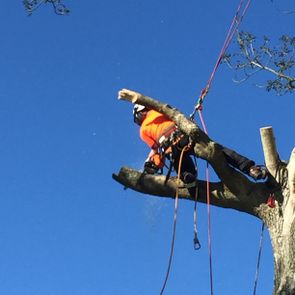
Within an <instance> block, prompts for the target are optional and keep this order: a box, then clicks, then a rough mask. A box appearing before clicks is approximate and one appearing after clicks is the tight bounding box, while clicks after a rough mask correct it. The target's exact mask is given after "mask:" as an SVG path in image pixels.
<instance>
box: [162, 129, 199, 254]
mask: <svg viewBox="0 0 295 295" xmlns="http://www.w3.org/2000/svg"><path fill="white" fill-rule="evenodd" d="M172 127H173V128H170V129H169V130H166V131H165V132H164V134H163V135H162V136H161V137H160V138H159V140H158V146H159V153H160V154H161V155H162V157H166V158H168V159H169V162H170V164H169V168H168V172H167V175H166V179H165V184H166V183H167V181H168V180H169V178H170V175H171V172H172V170H173V167H174V160H175V159H174V155H173V148H176V149H178V150H179V151H182V150H183V149H184V148H185V149H186V152H188V153H190V151H191V150H192V147H193V141H192V140H191V139H190V138H189V137H188V136H187V135H185V134H184V133H182V132H181V131H180V130H179V129H178V128H177V126H172ZM194 166H195V169H196V175H195V179H194V181H193V182H191V183H185V185H184V187H185V188H187V189H190V188H195V193H194V197H195V206H194V228H193V230H194V238H193V244H194V249H195V250H199V249H200V248H201V243H200V241H199V239H198V230H197V199H198V193H199V190H198V168H197V161H196V158H195V156H194ZM179 188H181V187H179Z"/></svg>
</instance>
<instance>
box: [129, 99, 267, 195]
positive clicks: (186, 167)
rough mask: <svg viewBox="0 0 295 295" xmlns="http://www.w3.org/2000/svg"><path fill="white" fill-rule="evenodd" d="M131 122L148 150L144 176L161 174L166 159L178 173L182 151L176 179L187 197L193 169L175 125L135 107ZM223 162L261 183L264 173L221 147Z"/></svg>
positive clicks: (188, 147) (188, 141)
mask: <svg viewBox="0 0 295 295" xmlns="http://www.w3.org/2000/svg"><path fill="white" fill-rule="evenodd" d="M133 118H134V122H135V123H136V124H138V125H139V126H140V137H141V139H142V140H143V141H144V142H145V143H146V144H147V145H148V146H149V147H150V148H151V151H150V153H149V155H148V157H147V159H146V161H145V163H144V172H145V173H147V174H155V173H157V172H158V171H159V170H162V169H163V167H164V164H165V158H168V159H169V160H170V161H171V163H172V165H173V167H174V169H175V171H177V170H178V166H179V159H180V154H181V151H182V150H183V149H184V148H185V152H184V156H183V160H182V165H181V171H180V178H181V180H182V181H183V182H184V183H185V184H186V186H187V188H188V189H189V191H190V193H191V194H192V193H194V190H192V189H191V188H192V187H194V186H195V181H196V167H195V165H194V162H193V160H192V158H191V157H190V155H192V154H193V150H192V148H191V147H192V145H191V139H190V138H189V136H187V135H185V134H184V133H183V132H181V131H180V130H179V129H178V127H177V126H176V124H175V123H174V122H173V121H172V120H170V119H169V118H167V117H166V116H165V115H164V114H162V113H159V112H157V111H155V110H153V109H148V108H147V107H145V106H143V105H140V104H135V105H134V107H133ZM221 148H222V151H223V153H224V155H225V158H226V160H227V162H228V163H229V164H230V165H231V166H232V167H234V168H236V169H238V170H239V171H241V172H243V173H244V174H246V175H248V176H250V177H252V178H253V179H254V180H259V179H265V178H266V176H267V170H266V168H265V167H263V166H258V165H256V164H255V162H254V161H252V160H249V159H248V158H246V157H244V156H242V155H240V154H238V153H236V152H235V151H233V150H231V149H229V148H226V147H223V146H221Z"/></svg>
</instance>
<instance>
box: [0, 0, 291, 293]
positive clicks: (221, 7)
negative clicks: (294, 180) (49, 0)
mask: <svg viewBox="0 0 295 295" xmlns="http://www.w3.org/2000/svg"><path fill="white" fill-rule="evenodd" d="M291 2H292V1H290V0H289V1H276V0H274V1H273V2H271V1H267V0H261V1H253V3H252V5H251V7H250V9H249V11H248V13H247V15H246V17H245V19H244V22H243V24H242V28H243V29H245V30H247V31H251V32H253V33H254V34H256V35H257V36H263V35H269V36H270V37H274V38H277V37H278V36H280V35H282V34H294V14H293V15H286V14H282V13H280V10H286V9H294V7H292V4H293V3H291ZM64 3H65V4H66V5H67V6H68V7H69V8H70V9H71V14H70V15H69V16H66V17H60V16H57V15H55V14H54V13H53V11H52V9H51V7H50V5H46V6H42V7H40V9H38V11H36V12H35V13H34V14H33V15H32V16H31V17H28V16H27V15H26V13H25V11H24V9H23V6H22V1H21V0H19V1H3V3H2V5H1V11H0V14H1V16H0V24H1V25H0V38H1V46H0V71H1V80H0V120H1V121H0V142H1V144H0V151H1V166H0V179H1V185H0V224H1V226H0V293H1V294H6V295H39V294H42V295H78V294H79V295H81V294H87V295H94V294H104V295H113V294H128V295H133V294H134V295H135V294H136V295H137V294H142V295H145V294H147V295H150V294H159V290H160V288H161V286H162V282H163V279H164V275H165V272H166V267H167V262H168V255H169V250H170V248H169V247H170V241H171V228H172V217H173V207H174V203H173V201H172V200H170V199H169V200H168V199H167V200H166V199H161V198H156V197H150V196H144V195H140V194H138V193H136V192H133V191H131V190H126V191H124V190H123V188H122V187H121V186H120V185H119V184H117V183H116V182H114V181H113V180H112V178H111V175H112V173H114V172H117V171H118V170H119V168H120V167H121V166H123V165H129V166H131V167H134V168H137V169H140V168H141V167H142V163H143V161H144V159H145V158H146V154H147V153H148V148H147V147H146V146H145V145H144V143H142V142H141V141H140V139H139V137H138V128H137V126H135V125H134V124H133V122H132V116H131V108H132V107H131V105H129V104H128V103H125V102H120V101H118V100H117V92H118V91H119V90H120V89H121V88H129V89H133V90H136V91H139V92H141V93H144V94H146V95H149V96H152V97H155V98H157V99H159V100H162V101H166V102H169V103H170V104H171V105H174V106H176V107H178V108H179V109H181V110H182V111H183V112H185V113H186V114H189V113H191V111H192V109H193V106H194V104H195V102H196V99H197V96H198V94H199V92H200V90H201V88H202V87H204V86H205V83H206V81H207V80H208V78H209V75H210V74H211V70H212V68H213V65H214V63H215V60H216V58H217V55H218V53H219V51H220V49H221V45H222V43H223V40H224V38H225V35H226V31H227V28H228V26H229V24H230V22H231V19H232V16H233V14H234V12H235V10H236V7H237V5H238V1H234V0H228V1H212V0H208V1H190V0H189V1H176V0H172V1H167V0H164V1H155V0H150V1H135V0H127V1H118V0H109V1H94V0H87V1H83V2H81V1H71V0H67V1H66V2H64ZM230 49H234V45H233V46H231V47H230ZM233 75H234V73H233V72H231V71H230V70H229V69H228V68H226V67H225V66H221V67H220V68H219V70H218V72H217V74H216V77H215V80H214V82H213V85H212V89H211V91H210V93H209V95H208V96H207V98H206V101H205V109H204V117H205V119H206V123H207V127H208V130H209V134H210V135H211V137H212V138H213V139H215V140H217V141H218V142H220V143H222V144H224V145H226V146H229V147H231V148H234V149H236V150H237V151H239V152H241V153H242V154H245V155H247V156H248V157H250V158H252V159H254V160H255V161H257V162H258V163H262V162H263V154H262V148H261V144H260V137H259V128H260V127H263V126H268V125H272V126H273V127H274V131H275V135H276V139H277V145H278V149H279V152H280V156H281V158H282V159H286V160H287V159H288V157H289V154H290V152H291V150H292V148H293V147H294V130H293V127H292V128H291V126H294V107H295V103H294V97H292V96H291V95H286V96H284V97H277V96H276V95H275V94H274V93H267V92H265V91H264V90H263V89H261V88H257V87H255V85H254V84H255V82H256V81H257V80H255V79H252V80H249V81H247V82H246V83H244V84H239V85H237V84H235V83H233V82H232V78H233ZM261 78H262V77H257V79H258V80H259V79H261ZM259 81H260V80H259ZM203 166H204V165H203V164H202V163H200V167H203ZM204 174H205V171H204V169H203V168H201V171H200V177H201V178H204ZM213 177H214V176H213ZM198 214H199V219H198V224H199V238H200V240H201V243H202V249H201V250H200V251H198V252H196V251H194V250H193V246H192V239H193V203H191V202H181V203H180V208H179V218H178V225H177V238H176V246H175V255H174V260H173V266H172V271H171V276H170V278H169V281H168V285H167V288H166V294H169V295H178V294H186V295H190V294H202V295H203V294H204V295H206V294H209V292H210V290H209V274H208V254H207V216H206V207H205V206H204V205H199V206H198ZM260 227H261V223H260V222H259V220H257V219H255V218H253V217H250V216H247V215H245V214H240V213H238V212H234V211H232V210H224V209H218V208H212V228H213V229H212V230H213V233H212V235H213V238H212V239H213V272H214V290H215V293H216V294H240V295H244V294H245V295H246V294H251V293H252V289H253V282H254V275H255V266H256V257H257V252H258V243H259V234H260ZM272 267H273V265H272V254H271V246H270V242H269V240H268V237H267V235H266V240H265V244H264V249H263V254H262V263H261V277H260V282H259V286H258V293H257V294H270V293H271V290H272V284H273V271H272Z"/></svg>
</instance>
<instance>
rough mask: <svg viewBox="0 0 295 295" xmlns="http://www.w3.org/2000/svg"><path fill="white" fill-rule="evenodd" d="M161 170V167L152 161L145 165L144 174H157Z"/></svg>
mask: <svg viewBox="0 0 295 295" xmlns="http://www.w3.org/2000/svg"><path fill="white" fill-rule="evenodd" d="M158 170H159V167H158V166H157V165H155V163H154V162H152V161H146V162H145V163H144V169H143V172H145V173H147V174H155V173H157V172H158Z"/></svg>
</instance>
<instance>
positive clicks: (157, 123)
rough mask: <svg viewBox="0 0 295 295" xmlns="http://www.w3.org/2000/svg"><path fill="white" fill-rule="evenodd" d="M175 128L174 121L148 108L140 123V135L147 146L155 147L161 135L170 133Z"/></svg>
mask: <svg viewBox="0 0 295 295" xmlns="http://www.w3.org/2000/svg"><path fill="white" fill-rule="evenodd" d="M175 128H176V127H175V123H174V122H173V121H171V120H170V119H168V118H167V117H166V116H165V115H163V114H161V113H159V112H157V111H155V110H149V111H148V112H147V114H146V117H145V119H144V120H143V122H142V124H141V127H140V137H141V139H142V140H143V141H144V142H146V143H147V144H148V145H149V147H151V148H156V147H157V146H158V144H159V139H160V138H161V136H163V135H166V134H169V133H171V132H172V131H173V130H174V129H175Z"/></svg>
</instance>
